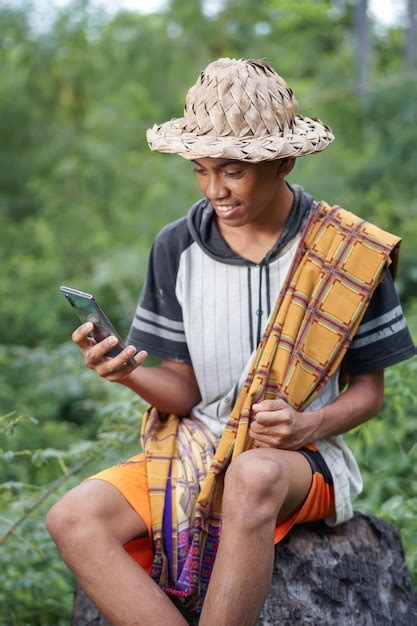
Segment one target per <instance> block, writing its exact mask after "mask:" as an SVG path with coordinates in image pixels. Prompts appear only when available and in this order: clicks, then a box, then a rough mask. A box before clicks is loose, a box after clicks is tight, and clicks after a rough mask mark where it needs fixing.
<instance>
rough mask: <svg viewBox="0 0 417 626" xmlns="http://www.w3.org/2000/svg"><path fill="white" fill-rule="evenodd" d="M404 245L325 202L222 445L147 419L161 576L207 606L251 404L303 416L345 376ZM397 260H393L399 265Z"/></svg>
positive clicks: (203, 432)
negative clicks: (228, 480)
mask: <svg viewBox="0 0 417 626" xmlns="http://www.w3.org/2000/svg"><path fill="white" fill-rule="evenodd" d="M399 242H400V239H399V238H398V237H395V236H394V235H391V234H389V233H386V232H384V231H382V230H381V229H379V228H377V227H376V226H373V225H371V224H369V223H367V222H365V221H364V220H361V219H359V218H358V217H356V216H355V215H353V214H352V213H349V212H347V211H345V210H344V209H341V208H340V207H337V206H336V207H330V206H328V205H327V204H325V203H320V204H319V205H317V207H316V208H315V210H314V211H313V214H312V215H311V217H310V218H309V221H308V223H307V225H306V227H305V229H304V234H303V236H302V239H301V241H300V244H299V247H298V249H297V252H296V254H295V258H294V260H293V263H292V266H291V268H290V270H289V273H288V276H287V277H286V280H285V283H284V285H283V288H282V290H281V294H280V296H279V298H278V300H277V302H276V304H275V306H274V309H273V311H272V312H271V315H270V318H269V321H268V325H267V328H266V330H265V333H264V335H263V338H262V340H261V343H260V344H259V347H258V350H257V352H256V355H255V358H254V360H253V363H252V366H251V369H250V372H249V375H248V377H247V380H246V382H245V385H244V387H243V388H242V390H241V392H240V394H239V396H238V398H237V401H236V403H235V405H234V407H233V409H232V412H231V415H230V419H229V421H228V423H227V425H226V427H225V429H224V432H223V434H222V437H221V439H220V442H219V444H218V445H217V447H216V440H215V438H214V436H213V435H212V434H211V433H210V432H209V431H208V429H207V428H206V427H205V426H203V425H202V424H200V423H197V422H196V421H195V420H191V419H188V418H185V419H179V418H178V417H177V416H175V415H170V416H165V417H164V416H160V415H158V412H157V411H156V409H154V408H152V409H150V410H149V411H148V413H147V414H146V415H145V418H144V421H143V426H142V444H143V447H144V451H145V453H146V457H147V472H148V480H149V493H150V500H151V512H152V528H153V540H154V547H155V559H154V563H153V571H152V576H153V577H154V578H155V580H157V581H158V583H159V584H160V585H161V587H162V588H163V589H164V590H165V591H166V592H167V593H168V594H169V595H170V596H171V597H173V598H174V599H176V601H177V602H180V603H181V604H183V605H185V606H188V608H192V609H197V610H198V609H200V608H201V606H202V601H203V599H204V595H205V593H206V590H207V586H208V582H209V578H210V573H211V570H212V567H213V564H214V559H215V554H216V550H217V545H218V540H219V535H220V522H221V499H222V491H223V477H224V473H225V471H226V469H227V466H228V464H229V463H230V461H231V460H232V459H233V458H235V457H236V456H237V455H239V454H240V453H241V452H243V451H244V450H247V449H248V448H250V447H251V445H252V441H251V440H250V438H249V426H250V420H251V416H252V413H251V410H252V405H253V404H254V403H256V402H260V401H261V400H263V399H265V398H267V399H268V398H278V397H279V398H283V399H284V400H286V401H287V402H288V403H289V404H290V405H291V406H293V407H294V408H295V409H297V410H303V409H304V408H305V407H306V406H307V405H308V404H309V403H310V402H311V401H312V399H313V398H314V397H315V396H317V395H318V394H319V393H320V391H321V390H322V389H323V387H324V386H325V385H326V384H327V382H328V381H329V379H330V378H331V377H332V376H333V374H334V373H335V372H336V371H337V369H338V367H339V366H340V363H341V361H342V359H343V357H344V355H345V353H346V350H347V349H348V347H349V344H350V342H351V340H352V338H353V336H354V335H355V332H356V330H357V328H358V326H359V323H360V321H361V319H362V316H363V314H364V312H365V310H366V308H367V305H368V303H369V301H370V299H371V296H372V294H373V292H374V290H375V288H376V286H377V285H378V284H379V282H380V281H381V280H382V278H383V275H384V271H385V269H386V268H387V267H388V265H389V264H390V263H391V260H393V261H394V262H395V264H396V262H397V258H398V255H397V251H398V245H399ZM390 257H391V259H390Z"/></svg>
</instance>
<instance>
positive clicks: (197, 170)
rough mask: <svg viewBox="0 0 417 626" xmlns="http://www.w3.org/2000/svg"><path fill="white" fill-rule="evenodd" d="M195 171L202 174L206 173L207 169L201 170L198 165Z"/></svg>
mask: <svg viewBox="0 0 417 626" xmlns="http://www.w3.org/2000/svg"><path fill="white" fill-rule="evenodd" d="M193 172H195V173H196V174H200V175H201V176H202V175H204V174H205V173H206V170H201V169H199V168H198V167H194V168H193Z"/></svg>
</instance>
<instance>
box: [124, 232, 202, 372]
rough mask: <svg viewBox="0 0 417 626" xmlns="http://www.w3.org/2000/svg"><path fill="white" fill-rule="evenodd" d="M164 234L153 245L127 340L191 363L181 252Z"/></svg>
mask: <svg viewBox="0 0 417 626" xmlns="http://www.w3.org/2000/svg"><path fill="white" fill-rule="evenodd" d="M161 234H162V233H161ZM161 234H160V235H159V236H158V237H157V238H156V239H155V241H154V243H153V245H152V248H151V253H150V257H149V265H148V273H147V277H146V281H145V285H144V287H143V290H142V293H141V295H140V298H139V303H138V305H137V308H136V312H135V315H134V318H133V320H132V325H131V327H130V331H129V335H128V338H127V341H128V343H129V344H132V345H134V346H135V347H136V348H137V349H138V350H146V351H147V352H148V353H149V354H150V355H152V356H154V357H157V358H160V359H169V360H172V361H179V362H182V363H189V362H190V361H191V359H190V355H189V352H188V348H187V343H186V339H185V334H184V323H183V318H182V309H181V306H180V304H179V302H178V300H177V297H176V295H175V286H176V280H177V274H178V266H179V258H177V257H178V256H179V255H178V254H175V251H172V250H170V249H169V240H168V241H167V238H166V237H164V236H163V235H162V236H161Z"/></svg>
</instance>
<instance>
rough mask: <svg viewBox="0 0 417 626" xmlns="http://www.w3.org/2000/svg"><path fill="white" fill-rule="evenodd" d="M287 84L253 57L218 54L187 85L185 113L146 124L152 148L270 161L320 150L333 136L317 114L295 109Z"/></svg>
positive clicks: (192, 155)
mask: <svg viewBox="0 0 417 626" xmlns="http://www.w3.org/2000/svg"><path fill="white" fill-rule="evenodd" d="M296 113H297V101H296V99H295V98H294V95H293V92H292V90H291V89H290V88H289V87H287V85H286V83H285V81H284V80H283V78H281V76H279V75H278V74H277V73H276V72H275V70H273V69H272V67H271V66H270V65H268V64H267V63H265V62H264V61H261V60H256V59H238V60H236V59H218V60H217V61H214V62H213V63H210V65H208V66H207V67H206V69H205V70H204V71H203V72H201V74H200V76H199V77H198V79H197V82H196V83H195V85H193V87H191V89H190V90H189V91H188V94H187V98H186V101H185V109H184V117H180V118H178V119H173V120H170V121H169V122H165V123H164V124H160V125H159V126H158V125H157V124H155V125H154V126H153V128H150V129H149V130H148V131H147V133H146V137H147V140H148V144H149V147H150V149H151V150H159V151H160V152H171V153H176V154H179V155H180V156H182V157H184V158H185V159H197V158H203V157H217V158H218V157H223V158H227V159H236V160H238V161H249V162H252V163H256V162H258V161H272V160H274V159H283V158H285V157H297V156H302V155H304V154H311V153H313V152H319V151H320V150H324V149H325V148H327V146H328V145H329V144H330V143H331V142H332V141H333V139H334V136H333V134H332V132H331V130H330V128H328V127H327V126H325V125H324V124H322V123H321V122H320V120H318V119H314V118H310V117H302V116H301V115H296Z"/></svg>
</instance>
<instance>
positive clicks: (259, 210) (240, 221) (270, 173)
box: [193, 157, 294, 227]
mask: <svg viewBox="0 0 417 626" xmlns="http://www.w3.org/2000/svg"><path fill="white" fill-rule="evenodd" d="M193 163H194V171H195V173H196V176H197V181H198V184H199V186H200V189H201V191H202V192H203V194H204V195H205V196H206V198H207V199H208V200H209V201H210V203H211V204H212V206H213V208H214V211H215V213H216V217H217V221H218V222H219V223H220V225H224V226H230V227H237V226H244V225H247V224H259V225H262V224H267V223H268V221H271V220H272V221H273V222H276V221H277V218H278V220H279V213H280V209H284V205H285V203H284V202H283V199H284V198H287V194H288V188H287V186H286V184H285V181H284V177H285V176H286V175H287V174H288V173H289V172H290V171H291V169H292V167H293V165H294V159H282V160H278V161H262V162H260V163H245V162H243V161H234V160H230V159H214V158H210V157H205V158H201V159H195V160H194V161H193Z"/></svg>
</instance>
